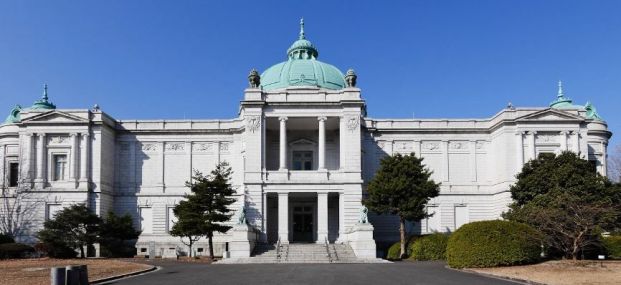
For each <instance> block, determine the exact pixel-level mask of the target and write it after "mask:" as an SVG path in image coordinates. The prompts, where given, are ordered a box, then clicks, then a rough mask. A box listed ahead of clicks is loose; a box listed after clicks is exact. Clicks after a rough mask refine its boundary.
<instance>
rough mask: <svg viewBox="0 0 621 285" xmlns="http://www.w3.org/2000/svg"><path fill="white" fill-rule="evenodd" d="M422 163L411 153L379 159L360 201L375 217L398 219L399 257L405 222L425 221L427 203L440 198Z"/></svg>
mask: <svg viewBox="0 0 621 285" xmlns="http://www.w3.org/2000/svg"><path fill="white" fill-rule="evenodd" d="M422 161H423V159H422V158H417V157H416V156H415V155H414V153H411V154H409V155H401V154H396V155H393V156H388V157H385V158H384V159H382V161H381V162H380V169H379V170H378V171H377V173H376V174H375V176H374V177H373V179H372V180H371V181H370V182H369V186H368V188H367V191H368V196H367V198H366V199H365V200H364V201H363V203H364V205H365V206H367V207H368V208H369V209H370V210H371V211H374V212H376V213H378V214H390V215H397V216H399V225H400V227H399V231H400V239H401V257H403V256H404V255H405V242H406V237H405V222H406V221H419V220H422V219H424V218H427V217H429V216H430V215H429V214H428V213H427V203H428V202H429V200H430V199H431V198H433V197H437V196H438V195H439V194H440V184H438V183H435V182H434V181H433V180H432V179H431V178H430V177H431V173H432V172H431V171H429V170H428V169H427V168H425V165H424V164H422Z"/></svg>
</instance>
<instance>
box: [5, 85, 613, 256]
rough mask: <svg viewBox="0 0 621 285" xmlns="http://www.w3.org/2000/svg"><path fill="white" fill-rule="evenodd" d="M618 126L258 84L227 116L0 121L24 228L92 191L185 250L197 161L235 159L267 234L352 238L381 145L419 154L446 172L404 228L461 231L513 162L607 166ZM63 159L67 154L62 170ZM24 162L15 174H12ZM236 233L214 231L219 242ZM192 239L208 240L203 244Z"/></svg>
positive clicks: (483, 214) (380, 234)
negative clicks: (546, 159) (446, 110)
mask: <svg viewBox="0 0 621 285" xmlns="http://www.w3.org/2000/svg"><path fill="white" fill-rule="evenodd" d="M610 135H611V133H610V132H609V131H608V130H607V126H606V124H605V122H603V121H600V120H592V119H586V116H585V111H584V110H581V109H573V110H557V109H550V108H507V109H504V110H501V111H500V112H499V113H498V114H496V115H495V116H493V117H492V118H489V119H468V120H460V119H451V120H448V119H373V118H368V117H367V116H366V106H365V101H364V100H363V99H362V97H361V94H360V89H357V88H353V87H349V88H344V89H342V90H326V89H321V88H316V87H289V88H286V89H282V90H277V91H262V90H261V89H260V88H249V89H246V91H245V94H244V98H243V101H242V103H241V108H240V113H239V117H238V118H235V119H232V120H204V121H198V120H176V121H168V120H166V121H164V120H155V121H147V120H134V121H126V120H115V119H113V118H112V117H110V116H109V115H107V114H106V113H104V112H102V111H100V110H97V109H95V110H65V109H59V110H39V111H37V110H31V111H28V110H25V111H24V112H22V113H21V122H19V123H14V124H5V125H2V126H0V161H2V162H3V163H2V164H0V170H1V171H2V173H3V175H2V176H1V177H0V185H2V189H3V190H4V191H5V193H12V192H14V191H17V190H18V189H22V191H27V192H30V193H31V194H32V195H31V199H34V200H38V201H43V202H42V203H41V206H40V207H39V210H38V212H37V215H36V223H34V224H33V226H32V228H30V229H29V231H28V232H27V233H26V234H25V236H23V237H22V239H24V240H32V238H33V235H34V233H35V232H36V231H37V230H38V229H39V228H40V227H41V223H42V221H44V220H45V219H46V218H47V217H49V216H51V215H53V213H54V212H56V211H58V209H60V208H62V207H64V206H68V205H70V204H73V203H86V204H87V205H88V206H89V207H91V208H92V209H93V210H94V211H95V212H96V213H98V214H100V215H103V214H105V213H106V212H108V211H114V212H116V213H118V214H124V213H129V214H131V215H132V216H133V217H134V220H135V222H136V227H138V228H141V229H142V230H143V233H142V235H141V236H140V238H139V240H138V243H137V248H138V253H139V254H147V248H150V247H155V254H156V255H160V254H163V252H164V251H166V250H168V249H170V248H179V249H180V250H185V246H183V245H182V244H181V243H180V241H179V239H178V238H176V237H172V236H170V235H169V234H168V230H169V229H170V227H171V226H172V223H174V217H172V210H171V209H172V207H174V206H175V205H176V204H177V203H178V202H179V201H180V200H181V199H183V195H184V194H185V193H187V192H188V188H187V187H185V182H186V181H188V180H190V177H191V175H192V173H193V171H195V170H197V171H201V172H203V173H207V172H209V171H211V170H212V169H213V168H214V167H215V165H216V164H217V163H219V162H222V161H226V162H228V163H229V164H230V166H231V167H232V168H233V171H234V174H233V186H234V187H235V189H236V190H237V198H238V202H237V203H236V204H235V205H233V209H240V208H241V206H242V204H241V203H244V205H245V208H246V212H247V213H246V216H247V219H248V223H249V226H250V227H251V228H254V229H255V230H256V231H257V233H256V236H255V238H256V239H258V240H259V241H263V242H276V241H278V240H280V241H281V242H296V241H310V242H325V240H326V239H327V240H328V241H330V242H348V243H351V244H352V246H357V244H360V243H359V242H358V241H357V240H356V238H355V237H358V236H361V234H360V233H356V232H355V228H358V227H359V226H357V225H356V224H357V222H358V218H359V210H360V206H361V199H362V198H363V196H364V193H365V188H366V185H367V183H368V182H369V181H370V180H371V178H372V177H373V174H374V173H375V171H376V170H377V169H378V167H379V161H380V160H381V158H382V157H384V156H386V155H392V154H396V153H411V152H414V153H415V154H417V155H420V156H422V157H423V158H424V163H425V164H426V165H427V166H428V167H429V168H430V169H431V170H433V179H434V180H436V181H437V182H441V183H442V186H441V195H440V196H439V197H437V198H435V199H433V200H432V201H431V202H430V204H429V211H430V212H434V213H435V215H434V216H433V217H431V218H429V219H427V220H424V221H420V222H416V223H412V224H411V225H409V227H410V228H409V229H408V230H409V231H410V232H412V233H428V232H433V231H453V230H455V229H456V228H458V227H459V226H460V225H462V224H464V223H467V222H471V221H477V220H487V219H497V218H499V217H500V215H501V213H502V212H503V211H504V210H506V207H507V205H508V204H509V203H510V202H511V198H510V193H509V192H508V190H509V186H510V185H511V184H512V183H514V181H515V178H514V177H515V174H516V173H517V172H518V171H519V170H520V168H521V166H522V164H523V163H524V162H526V161H528V160H530V159H532V158H534V157H535V156H536V155H537V154H539V153H542V152H560V151H563V150H570V151H574V152H576V153H579V154H580V155H581V156H582V157H584V158H587V159H589V160H591V161H594V163H595V164H596V167H597V171H598V172H600V173H601V174H604V173H606V159H605V158H606V148H607V143H608V139H609V137H610ZM59 157H60V158H61V159H63V161H64V160H66V166H64V168H63V170H64V172H63V173H61V174H62V177H60V179H58V178H59V177H57V175H59V174H58V173H56V172H55V171H56V167H57V166H56V165H55V163H62V161H60V160H59ZM16 163H17V164H18V165H17V167H18V169H19V181H18V182H19V183H18V185H14V184H11V181H10V180H11V171H14V170H15V167H16V165H15V164H16ZM17 186H19V187H17ZM370 220H371V224H372V225H373V227H374V238H375V240H376V241H391V240H396V239H397V238H398V236H397V234H398V221H397V219H395V218H394V217H390V216H377V215H371V217H370ZM231 224H234V223H233V222H231ZM352 231H354V232H352ZM363 234H364V233H362V235H363ZM233 236H234V234H233V232H230V233H227V234H221V235H217V236H216V239H215V246H214V247H215V250H216V253H218V254H222V252H223V251H224V250H225V249H226V245H227V243H228V242H232V241H233ZM242 236H243V234H242ZM352 237H354V238H352ZM197 248H199V251H201V249H202V251H203V252H207V249H206V242H204V241H200V242H199V243H198V246H197ZM367 250H368V249H367ZM158 252H159V253H158ZM360 252H362V251H360ZM199 254H200V252H199Z"/></svg>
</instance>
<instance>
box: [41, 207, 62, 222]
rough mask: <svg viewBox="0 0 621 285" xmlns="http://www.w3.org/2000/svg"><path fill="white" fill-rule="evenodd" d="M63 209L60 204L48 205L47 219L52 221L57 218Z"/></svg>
mask: <svg viewBox="0 0 621 285" xmlns="http://www.w3.org/2000/svg"><path fill="white" fill-rule="evenodd" d="M62 209H63V206H62V205H60V204H48V205H47V209H46V211H45V219H46V220H51V219H53V218H54V216H56V214H57V213H58V212H60V211H61V210H62Z"/></svg>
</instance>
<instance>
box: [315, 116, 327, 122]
mask: <svg viewBox="0 0 621 285" xmlns="http://www.w3.org/2000/svg"><path fill="white" fill-rule="evenodd" d="M327 119H328V118H327V117H326V116H320V117H317V121H320V122H325V121H326V120H327Z"/></svg>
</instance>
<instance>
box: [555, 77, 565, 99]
mask: <svg viewBox="0 0 621 285" xmlns="http://www.w3.org/2000/svg"><path fill="white" fill-rule="evenodd" d="M556 97H558V98H562V97H565V94H563V82H562V81H560V80H559V81H558V94H557V95H556Z"/></svg>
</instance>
